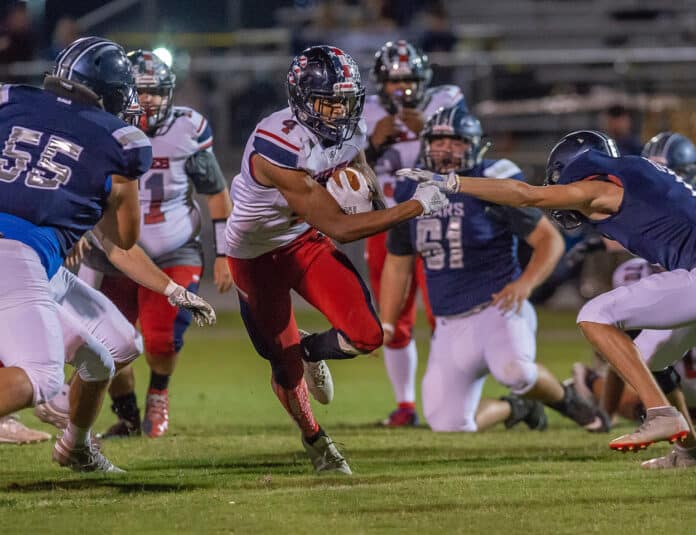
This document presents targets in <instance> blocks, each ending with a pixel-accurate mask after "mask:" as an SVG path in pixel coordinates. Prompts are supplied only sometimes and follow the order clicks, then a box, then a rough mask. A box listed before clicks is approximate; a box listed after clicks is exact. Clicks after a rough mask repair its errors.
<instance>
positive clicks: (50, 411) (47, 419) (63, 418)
mask: <svg viewBox="0 0 696 535" xmlns="http://www.w3.org/2000/svg"><path fill="white" fill-rule="evenodd" d="M34 415H35V416H36V417H37V418H38V419H39V420H41V421H42V422H44V423H47V424H51V425H52V426H54V427H56V428H57V429H60V430H61V431H62V430H63V429H65V428H66V427H67V426H68V419H69V417H70V414H69V413H68V412H67V411H64V410H63V409H61V408H60V407H59V406H58V405H57V404H55V403H53V400H49V401H47V402H46V403H41V404H39V405H37V406H36V407H34Z"/></svg>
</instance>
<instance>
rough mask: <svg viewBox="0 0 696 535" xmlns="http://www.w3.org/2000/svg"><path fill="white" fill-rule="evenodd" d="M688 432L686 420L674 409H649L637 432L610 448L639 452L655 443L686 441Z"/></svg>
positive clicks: (616, 440) (616, 442)
mask: <svg viewBox="0 0 696 535" xmlns="http://www.w3.org/2000/svg"><path fill="white" fill-rule="evenodd" d="M688 432H689V428H688V425H687V423H686V420H685V419H684V417H683V416H682V415H681V413H680V412H679V411H678V410H677V409H675V408H674V407H660V408H658V409H648V411H647V417H646V418H645V421H644V422H643V424H642V425H641V426H640V427H639V428H638V429H637V430H636V431H635V432H633V433H629V434H627V435H623V436H620V437H618V438H615V439H614V440H612V441H611V442H610V443H609V447H610V448H611V449H612V450H618V451H621V450H622V449H627V450H629V451H634V450H635V451H637V450H638V449H645V448H647V447H648V446H650V445H651V444H654V443H655V442H660V441H667V442H670V443H673V442H676V441H677V440H684V439H685V438H686V436H687V434H688Z"/></svg>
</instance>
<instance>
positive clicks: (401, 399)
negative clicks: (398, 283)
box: [365, 233, 418, 427]
mask: <svg viewBox="0 0 696 535" xmlns="http://www.w3.org/2000/svg"><path fill="white" fill-rule="evenodd" d="M386 236H387V234H386V233H381V234H377V235H375V236H370V237H369V238H368V239H367V241H366V245H365V257H366V260H367V267H368V273H369V276H370V286H371V287H372V294H373V295H374V298H375V301H379V288H380V281H381V278H382V267H383V266H384V260H385V258H386V254H387V247H386V239H387V238H386ZM415 290H416V281H415V279H413V280H412V283H411V288H410V291H409V295H408V297H407V299H406V303H405V305H404V308H403V310H402V311H401V314H400V316H399V319H398V320H397V322H396V325H394V337H393V339H392V341H391V342H390V343H389V344H387V345H385V346H384V348H383V349H382V350H383V352H384V365H385V367H386V369H387V376H388V377H389V382H390V383H391V385H392V389H393V390H394V397H395V398H396V403H397V408H396V410H394V411H392V413H391V414H390V415H389V417H388V418H386V419H385V420H383V421H382V424H383V425H386V426H389V427H399V426H404V425H417V424H418V415H417V414H416V370H417V368H418V352H417V349H416V343H415V341H414V340H413V339H412V337H411V333H412V330H413V324H414V323H415V319H416V308H415V295H416V293H415Z"/></svg>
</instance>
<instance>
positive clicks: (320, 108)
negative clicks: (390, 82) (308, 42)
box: [287, 45, 365, 145]
mask: <svg viewBox="0 0 696 535" xmlns="http://www.w3.org/2000/svg"><path fill="white" fill-rule="evenodd" d="M287 91H288V103H289V104H290V109H292V112H293V114H294V115H295V118H296V119H297V120H298V121H299V122H300V124H302V125H303V126H305V127H307V128H308V129H309V130H311V131H312V132H314V133H315V134H316V135H317V136H319V138H320V139H321V140H322V142H323V143H325V144H327V145H340V144H342V143H343V142H344V141H347V140H348V139H350V138H351V137H353V134H354V133H355V129H356V128H357V127H358V123H359V122H360V119H361V118H362V111H363V105H364V104H365V88H364V87H363V85H362V81H361V79H360V70H359V69H358V65H357V63H355V61H354V60H353V58H352V57H350V56H349V55H348V54H346V53H345V52H343V51H342V50H341V49H340V48H336V47H332V46H326V45H321V46H313V47H310V48H307V49H306V50H304V51H303V52H302V53H301V54H300V55H298V56H296V57H295V58H294V59H293V60H292V63H291V65H290V69H289V70H288V79H287Z"/></svg>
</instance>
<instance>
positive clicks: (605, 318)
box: [576, 292, 617, 327]
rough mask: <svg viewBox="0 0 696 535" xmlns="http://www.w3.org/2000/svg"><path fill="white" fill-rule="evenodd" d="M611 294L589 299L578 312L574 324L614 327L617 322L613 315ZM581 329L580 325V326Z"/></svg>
mask: <svg viewBox="0 0 696 535" xmlns="http://www.w3.org/2000/svg"><path fill="white" fill-rule="evenodd" d="M612 293H613V292H609V293H605V294H601V295H598V296H597V297H595V298H594V299H590V300H589V301H588V302H587V303H585V305H584V306H583V307H582V308H581V309H580V312H578V317H577V320H576V322H577V323H578V324H580V323H582V322H591V323H601V324H604V325H616V323H617V320H616V318H615V314H614V306H613V305H614V298H613V297H612V295H611V294H612ZM581 327H582V325H581Z"/></svg>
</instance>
